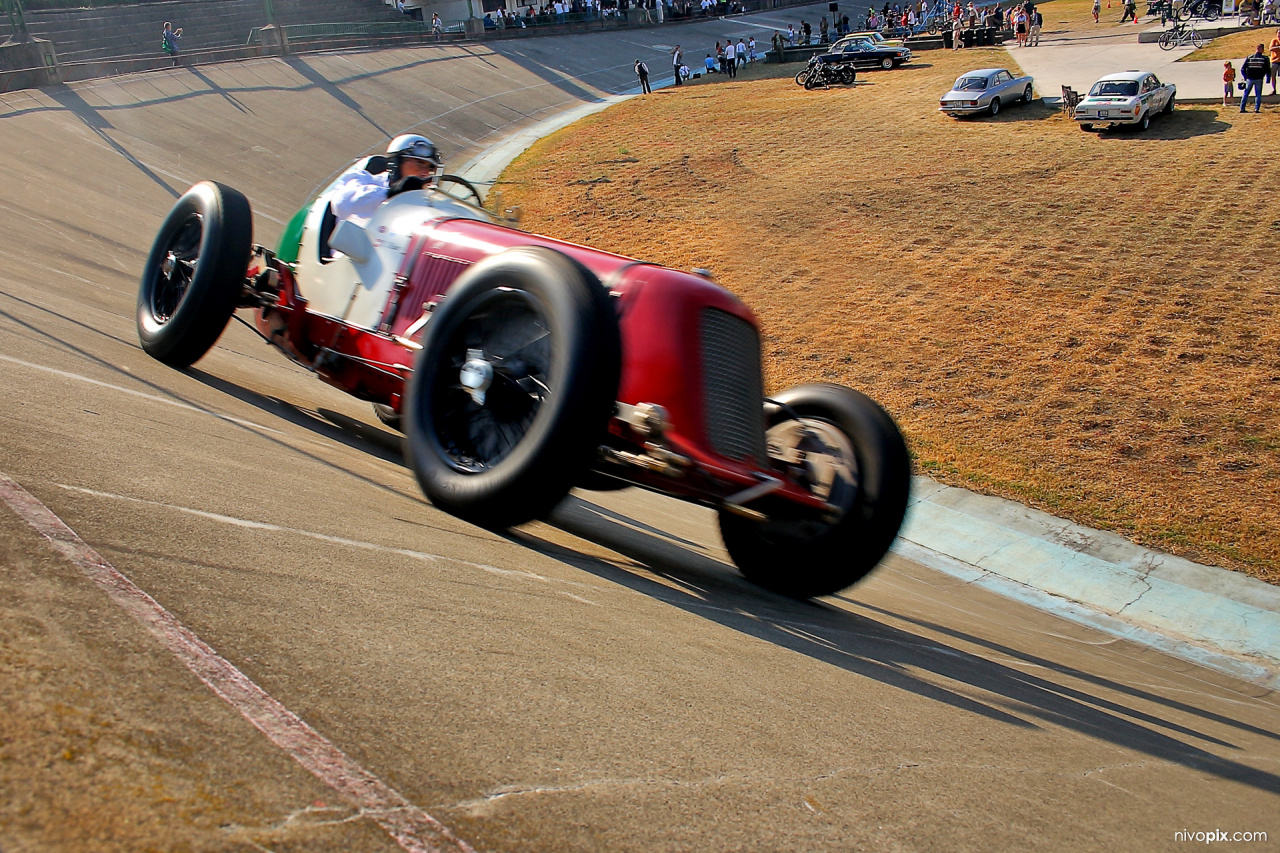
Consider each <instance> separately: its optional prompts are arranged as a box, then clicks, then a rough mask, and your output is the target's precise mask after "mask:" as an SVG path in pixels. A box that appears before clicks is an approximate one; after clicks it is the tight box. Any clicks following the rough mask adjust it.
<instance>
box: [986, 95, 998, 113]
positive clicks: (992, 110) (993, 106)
mask: <svg viewBox="0 0 1280 853" xmlns="http://www.w3.org/2000/svg"><path fill="white" fill-rule="evenodd" d="M988 111H989V112H990V113H991V114H992V115H993V116H998V115H1000V99H999V98H992V99H991V106H990V107H988Z"/></svg>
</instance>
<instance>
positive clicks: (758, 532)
mask: <svg viewBox="0 0 1280 853" xmlns="http://www.w3.org/2000/svg"><path fill="white" fill-rule="evenodd" d="M766 415H767V423H768V432H767V433H766V439H767V442H768V448H769V455H770V456H771V457H772V458H773V459H774V460H775V461H776V462H777V463H778V464H779V465H781V466H786V467H788V468H791V469H792V471H793V472H796V476H797V477H800V478H803V480H804V481H805V482H807V483H808V487H809V488H810V489H811V491H812V492H813V493H814V494H815V495H817V496H819V497H821V498H822V499H823V500H825V501H826V502H827V503H828V504H829V505H830V506H831V512H830V513H829V514H828V513H821V512H819V511H816V510H812V509H809V508H803V507H798V506H796V505H795V504H792V503H790V502H789V501H785V500H781V499H774V500H769V499H768V498H763V499H761V500H759V501H756V502H754V503H752V504H751V507H750V508H752V509H758V510H759V511H760V512H763V513H764V514H765V516H766V518H765V519H764V520H759V519H756V518H746V517H743V516H741V515H737V514H735V513H733V512H731V511H729V510H727V509H724V510H721V511H720V533H721V536H722V537H723V538H724V544H725V548H726V549H728V551H729V555H730V556H731V557H732V558H733V561H734V563H736V564H737V566H738V568H739V569H741V570H742V574H743V575H744V576H745V577H746V578H747V579H748V580H750V581H752V582H753V583H757V584H759V585H760V586H763V587H765V588H767V589H771V590H773V591H774V592H778V593H781V594H782V595H787V596H791V597H793V598H813V597H815V596H820V595H830V594H832V593H835V592H839V591H840V590H842V589H844V588H846V587H848V586H851V585H852V584H854V583H856V582H857V581H859V580H860V579H862V578H863V577H864V576H865V575H866V574H867V573H868V572H870V571H871V570H872V569H873V568H875V566H876V564H877V563H879V562H880V560H881V558H883V557H884V555H885V553H886V552H887V551H888V550H889V546H890V545H891V544H893V540H894V538H895V537H896V536H897V535H898V528H899V527H901V525H902V520H903V517H904V516H905V514H906V509H907V497H908V495H909V493H910V490H911V459H910V457H909V456H908V454H907V445H906V442H905V441H903V438H902V434H901V433H900V432H899V431H898V427H897V425H896V424H895V423H894V422H893V419H892V418H891V417H889V415H888V414H887V413H886V412H885V411H884V410H883V409H881V408H880V407H879V406H878V405H876V404H875V403H874V402H873V401H872V400H871V399H870V398H868V397H866V396H865V395H863V394H859V393H858V392H857V391H853V390H851V389H849V388H845V387H842V386H840V385H832V384H827V383H821V384H814V385H801V386H799V387H796V388H792V389H790V390H788V391H785V392H783V393H782V394H779V395H777V396H776V397H775V398H774V399H773V401H771V403H770V404H769V405H768V406H767V409H766Z"/></svg>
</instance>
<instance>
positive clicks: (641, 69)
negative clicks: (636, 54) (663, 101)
mask: <svg viewBox="0 0 1280 853" xmlns="http://www.w3.org/2000/svg"><path fill="white" fill-rule="evenodd" d="M636 76H637V77H639V78H640V90H641V91H642V92H644V93H645V94H646V95H651V94H653V90H652V89H650V88H649V66H647V65H645V64H644V63H643V62H641V61H640V60H638V59H637V60H636Z"/></svg>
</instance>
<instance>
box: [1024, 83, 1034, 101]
mask: <svg viewBox="0 0 1280 853" xmlns="http://www.w3.org/2000/svg"><path fill="white" fill-rule="evenodd" d="M1031 94H1032V93H1031V84H1030V83H1028V84H1027V88H1025V89H1023V90H1022V103H1024V104H1029V103H1031Z"/></svg>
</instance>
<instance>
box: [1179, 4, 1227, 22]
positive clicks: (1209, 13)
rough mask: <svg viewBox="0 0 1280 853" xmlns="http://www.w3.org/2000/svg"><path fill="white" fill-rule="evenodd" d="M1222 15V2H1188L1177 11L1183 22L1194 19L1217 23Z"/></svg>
mask: <svg viewBox="0 0 1280 853" xmlns="http://www.w3.org/2000/svg"><path fill="white" fill-rule="evenodd" d="M1175 8H1176V4H1175ZM1221 15H1222V0H1187V1H1186V2H1185V3H1183V4H1182V8H1180V9H1177V16H1178V18H1179V19H1181V20H1183V21H1186V20H1189V19H1190V18H1193V17H1195V18H1204V19H1205V20H1206V21H1216V20H1218V18H1219V17H1221Z"/></svg>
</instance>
